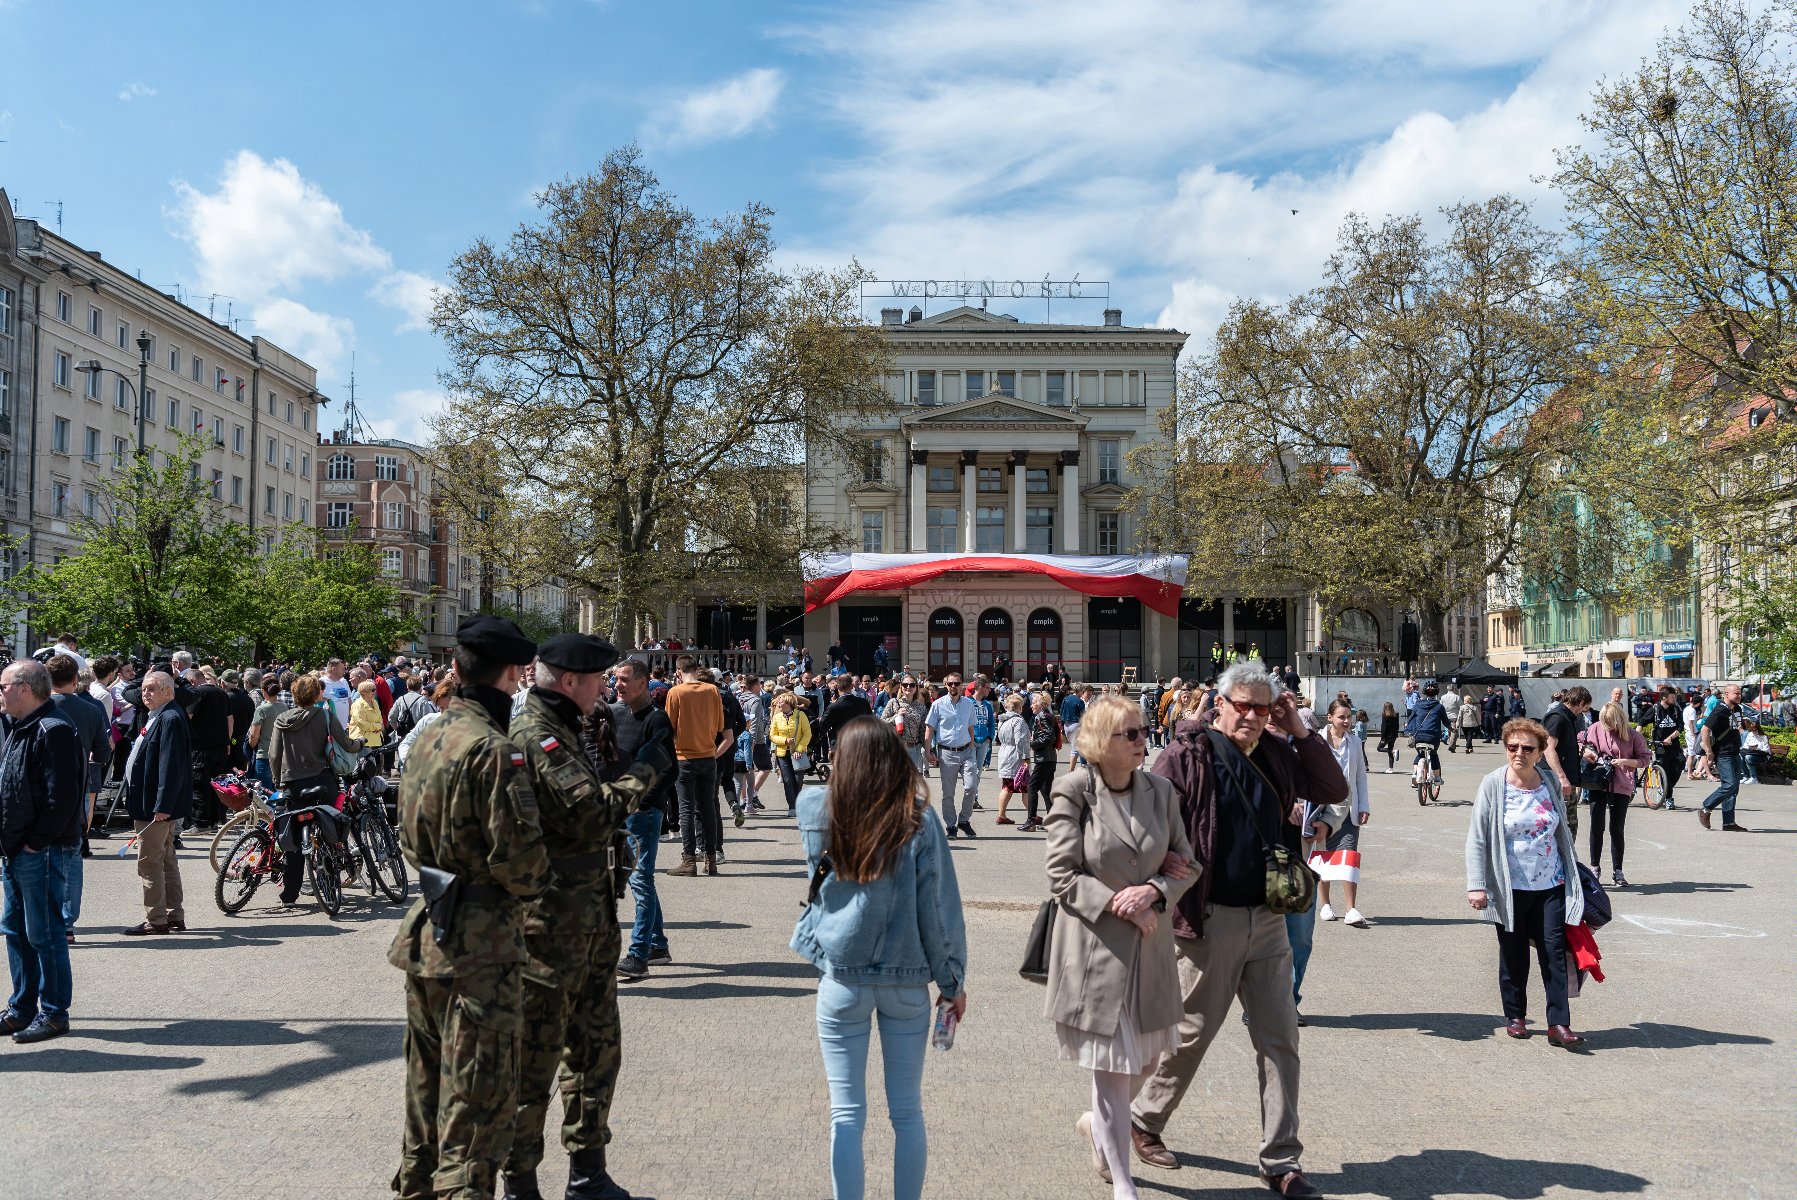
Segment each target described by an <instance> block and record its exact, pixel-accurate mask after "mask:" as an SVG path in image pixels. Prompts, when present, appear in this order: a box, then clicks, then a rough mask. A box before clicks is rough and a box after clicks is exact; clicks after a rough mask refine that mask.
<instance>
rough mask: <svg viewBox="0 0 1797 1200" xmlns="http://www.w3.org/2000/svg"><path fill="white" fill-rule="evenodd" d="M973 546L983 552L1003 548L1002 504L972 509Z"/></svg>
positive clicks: (1003, 515) (996, 550)
mask: <svg viewBox="0 0 1797 1200" xmlns="http://www.w3.org/2000/svg"><path fill="white" fill-rule="evenodd" d="M973 548H974V549H975V550H979V551H983V552H988V553H991V552H1001V551H1003V550H1004V548H1005V510H1004V508H1003V506H993V507H981V508H976V509H974V510H973Z"/></svg>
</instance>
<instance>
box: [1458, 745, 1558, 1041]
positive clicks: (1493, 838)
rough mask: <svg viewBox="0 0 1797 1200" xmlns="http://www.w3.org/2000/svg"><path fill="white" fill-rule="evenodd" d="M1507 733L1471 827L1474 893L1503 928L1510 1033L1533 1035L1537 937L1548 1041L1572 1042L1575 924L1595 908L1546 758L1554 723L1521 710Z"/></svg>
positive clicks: (1501, 962)
mask: <svg viewBox="0 0 1797 1200" xmlns="http://www.w3.org/2000/svg"><path fill="white" fill-rule="evenodd" d="M1500 742H1501V744H1502V746H1503V749H1504V758H1505V760H1506V763H1507V765H1506V766H1504V767H1501V768H1499V769H1498V770H1496V771H1493V772H1492V773H1491V774H1489V775H1487V776H1486V777H1485V780H1484V782H1482V783H1481V784H1480V785H1479V796H1478V799H1477V800H1475V801H1473V819H1472V825H1471V827H1470V828H1469V829H1468V830H1467V831H1466V900H1467V903H1468V904H1470V905H1472V907H1473V911H1474V912H1476V913H1478V914H1479V916H1480V917H1481V918H1482V919H1484V920H1487V921H1490V922H1492V923H1494V924H1495V925H1496V926H1497V927H1498V931H1497V936H1498V991H1499V993H1500V994H1501V996H1502V997H1503V1003H1504V1018H1505V1032H1506V1033H1508V1034H1509V1035H1510V1036H1511V1037H1513V1038H1526V1037H1528V1036H1529V1026H1528V1021H1527V1016H1528V998H1529V946H1530V945H1531V943H1532V944H1533V945H1534V947H1535V955H1536V958H1537V959H1538V961H1539V962H1540V964H1541V981H1542V983H1543V985H1544V986H1545V987H1546V989H1547V1022H1548V1030H1547V1040H1548V1041H1549V1042H1550V1043H1551V1044H1553V1045H1555V1046H1564V1047H1565V1048H1566V1049H1568V1050H1571V1049H1574V1048H1576V1047H1579V1046H1582V1045H1584V1043H1585V1039H1584V1038H1582V1037H1580V1036H1579V1035H1578V1034H1576V1033H1574V1032H1573V1031H1572V1007H1571V1005H1570V1004H1569V1003H1568V1002H1567V996H1566V928H1567V926H1569V925H1577V924H1578V923H1579V922H1580V921H1582V920H1583V919H1584V916H1585V891H1584V885H1583V884H1582V883H1581V882H1580V880H1579V868H1578V852H1577V851H1576V850H1575V849H1574V848H1573V839H1572V829H1571V827H1570V826H1568V824H1567V822H1566V802H1565V801H1564V800H1563V799H1562V798H1561V796H1560V780H1559V778H1558V777H1557V776H1556V775H1555V774H1554V772H1553V770H1552V769H1551V768H1550V767H1548V766H1547V765H1546V764H1545V763H1544V762H1543V761H1542V754H1543V752H1544V751H1545V750H1546V749H1547V730H1546V729H1545V728H1544V727H1543V726H1542V725H1541V724H1540V723H1539V722H1537V721H1531V720H1529V719H1528V718H1527V717H1514V718H1512V719H1511V720H1510V721H1508V722H1506V723H1505V725H1504V729H1503V736H1502V737H1501V738H1500Z"/></svg>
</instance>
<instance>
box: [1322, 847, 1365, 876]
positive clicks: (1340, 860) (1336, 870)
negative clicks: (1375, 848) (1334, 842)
mask: <svg viewBox="0 0 1797 1200" xmlns="http://www.w3.org/2000/svg"><path fill="white" fill-rule="evenodd" d="M1310 869H1311V870H1313V871H1315V872H1316V873H1317V875H1318V876H1319V877H1320V878H1321V879H1322V880H1323V882H1324V883H1359V882H1360V851H1358V850H1331V851H1330V852H1329V853H1327V854H1324V853H1322V852H1320V851H1319V852H1318V853H1316V854H1313V855H1311V856H1310Z"/></svg>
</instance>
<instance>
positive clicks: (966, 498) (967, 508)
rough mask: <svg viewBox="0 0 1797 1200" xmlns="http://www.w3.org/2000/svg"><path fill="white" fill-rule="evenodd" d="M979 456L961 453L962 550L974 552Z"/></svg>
mask: <svg viewBox="0 0 1797 1200" xmlns="http://www.w3.org/2000/svg"><path fill="white" fill-rule="evenodd" d="M979 458H980V456H979V454H978V453H977V452H976V451H973V450H963V451H961V550H962V552H963V553H970V552H972V550H973V530H974V521H973V513H974V506H975V505H976V504H978V503H979V499H980V493H979V473H980V472H979Z"/></svg>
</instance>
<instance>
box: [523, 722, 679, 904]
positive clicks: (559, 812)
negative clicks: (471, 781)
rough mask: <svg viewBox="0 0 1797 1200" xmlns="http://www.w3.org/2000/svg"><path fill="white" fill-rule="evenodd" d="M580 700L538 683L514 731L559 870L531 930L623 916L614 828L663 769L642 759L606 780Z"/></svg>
mask: <svg viewBox="0 0 1797 1200" xmlns="http://www.w3.org/2000/svg"><path fill="white" fill-rule="evenodd" d="M573 708H574V706H573V704H572V703H570V702H567V701H564V700H562V698H561V697H560V696H554V695H553V694H544V693H540V692H537V691H535V690H534V689H533V690H532V691H531V693H530V695H529V696H528V697H526V699H525V701H524V708H523V711H521V712H520V713H519V714H518V716H517V717H516V718H515V719H514V720H513V721H512V727H511V739H512V741H513V743H514V744H516V745H517V747H518V749H519V750H520V751H522V752H523V754H524V761H525V767H526V769H527V770H528V771H529V772H530V781H531V788H532V790H533V791H534V792H536V795H537V817H538V820H539V822H540V823H541V825H542V829H543V845H544V846H545V847H546V848H547V849H548V851H549V858H550V863H551V866H552V867H553V868H554V876H555V878H554V882H553V883H551V884H550V886H549V888H548V890H546V891H545V892H544V893H543V894H542V895H540V896H538V897H537V898H536V899H534V900H532V901H530V903H529V904H528V905H527V907H526V914H525V923H524V931H525V932H526V933H545V932H557V931H561V930H567V931H573V930H580V931H583V932H584V931H587V930H590V929H591V928H592V927H593V923H594V921H595V920H599V919H606V918H609V919H612V920H616V917H617V910H616V905H615V902H614V901H613V900H612V897H611V890H610V889H611V872H610V869H609V867H608V865H607V863H608V857H607V856H608V854H609V852H610V850H611V844H612V836H613V835H614V834H616V833H617V831H618V830H619V829H620V828H621V827H622V826H623V824H624V818H625V817H626V816H627V815H629V814H630V813H633V812H636V811H637V810H639V809H641V808H642V807H643V806H644V805H645V804H646V803H647V802H648V798H649V795H650V793H651V792H653V791H654V789H655V781H656V774H655V771H654V770H653V769H652V768H650V767H647V766H643V765H641V764H637V765H635V766H632V767H631V768H630V769H629V770H628V771H626V772H625V773H624V774H623V775H622V776H621V777H620V778H619V779H618V780H617V781H616V782H614V783H604V782H601V781H600V778H599V775H598V773H597V772H596V771H594V770H593V765H592V763H591V762H590V761H589V760H588V758H587V756H586V754H585V753H584V752H583V751H582V749H581V742H580V731H579V729H578V728H575V727H573V726H571V725H570V724H569V723H568V718H569V716H570V714H571V713H572V711H573ZM572 860H583V861H578V862H577V861H572Z"/></svg>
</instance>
